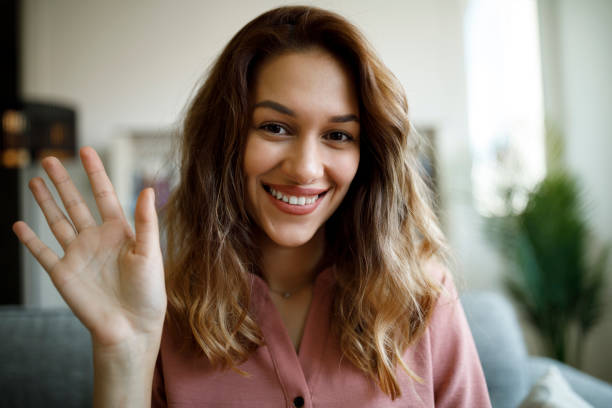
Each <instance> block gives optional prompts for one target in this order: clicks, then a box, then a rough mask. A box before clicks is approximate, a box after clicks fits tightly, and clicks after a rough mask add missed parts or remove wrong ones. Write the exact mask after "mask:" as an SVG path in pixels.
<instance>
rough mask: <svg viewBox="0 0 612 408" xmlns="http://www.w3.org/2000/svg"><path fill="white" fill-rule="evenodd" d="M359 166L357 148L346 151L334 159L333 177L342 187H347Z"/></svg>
mask: <svg viewBox="0 0 612 408" xmlns="http://www.w3.org/2000/svg"><path fill="white" fill-rule="evenodd" d="M358 167H359V150H358V149H356V150H355V151H353V152H347V154H344V155H342V156H340V157H337V158H336V159H335V160H334V166H333V175H332V176H333V179H334V181H335V183H336V184H337V185H338V186H340V187H341V188H342V189H348V187H349V185H350V184H351V182H352V181H353V178H355V174H356V173H357V168H358Z"/></svg>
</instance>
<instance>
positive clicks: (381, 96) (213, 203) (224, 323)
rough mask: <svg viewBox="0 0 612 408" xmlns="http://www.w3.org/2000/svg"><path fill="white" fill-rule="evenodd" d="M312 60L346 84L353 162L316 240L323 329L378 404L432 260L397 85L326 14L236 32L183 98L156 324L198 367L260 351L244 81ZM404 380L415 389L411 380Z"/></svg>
mask: <svg viewBox="0 0 612 408" xmlns="http://www.w3.org/2000/svg"><path fill="white" fill-rule="evenodd" d="M312 47H321V48H323V49H325V50H326V51H328V52H329V53H331V54H332V55H333V56H335V57H336V58H337V59H338V60H339V61H341V62H342V63H343V64H345V66H346V67H347V69H348V70H349V71H350V72H351V74H352V75H353V78H354V80H355V86H356V90H357V93H358V97H359V103H360V112H359V117H360V124H361V135H360V139H361V142H360V143H361V145H360V149H361V158H360V163H359V168H358V170H357V174H356V176H355V179H354V180H353V182H352V184H351V187H350V189H349V192H348V193H347V196H346V197H345V199H344V201H343V203H342V204H341V206H340V207H339V208H338V210H337V211H336V212H335V213H334V215H332V217H331V218H330V219H329V220H328V221H327V223H326V227H325V234H326V242H327V249H328V252H327V255H328V256H329V257H330V259H333V265H334V270H335V273H336V279H337V284H336V287H335V290H336V296H335V297H334V299H335V300H334V302H333V310H332V319H333V325H332V326H333V327H334V330H336V333H335V334H336V336H337V338H338V340H339V342H340V347H341V350H342V352H343V354H344V355H345V356H346V357H347V358H348V359H349V360H350V361H351V362H352V363H353V364H354V365H355V366H356V367H358V368H359V369H361V370H362V371H363V372H364V374H366V375H368V376H370V377H371V378H372V380H373V381H375V382H376V383H377V384H378V385H379V386H380V388H381V390H382V391H383V392H385V393H386V394H388V395H389V396H390V397H391V398H396V397H398V396H399V395H401V390H400V387H399V384H398V380H397V374H396V373H397V369H398V367H403V368H404V369H405V370H406V371H408V372H409V373H411V372H410V370H409V367H406V366H405V364H404V363H403V361H402V357H401V356H402V354H403V352H404V351H405V350H406V348H407V347H408V346H409V345H410V344H412V343H413V342H414V341H415V340H416V339H417V338H418V337H419V336H420V335H421V333H422V332H423V331H424V330H425V328H426V325H427V321H428V317H429V316H430V314H431V311H432V309H433V306H434V304H435V301H436V299H437V297H438V292H439V288H438V285H437V282H436V281H435V280H434V279H433V278H432V277H431V276H429V275H428V273H427V272H426V271H425V268H424V265H425V262H426V261H427V260H428V259H429V258H431V257H432V256H439V255H441V254H443V253H444V248H445V245H444V237H443V235H442V233H441V232H440V229H439V227H438V224H437V220H436V216H435V214H434V212H433V211H432V207H431V204H430V203H429V200H428V194H427V188H426V185H425V183H424V181H423V178H422V172H421V170H420V165H419V159H418V147H419V139H418V134H417V133H415V132H413V131H411V125H410V122H409V120H408V105H407V102H406V98H405V95H404V93H403V90H402V88H401V86H400V85H399V83H398V82H397V80H396V79H395V78H394V77H393V75H392V74H391V73H390V72H389V70H388V69H387V68H386V67H385V66H384V65H383V64H382V62H381V61H380V60H379V59H378V58H377V56H376V55H375V54H374V52H373V51H372V49H371V48H370V46H369V45H368V44H367V42H366V41H365V39H364V38H363V37H362V35H361V34H360V33H359V31H358V30H357V29H356V28H355V27H354V26H353V25H352V24H350V23H349V22H347V21H346V20H345V19H343V18H342V17H340V16H338V15H337V14H334V13H331V12H328V11H325V10H321V9H318V8H312V7H282V8H278V9H274V10H271V11H269V12H267V13H264V14H262V15H261V16H259V17H257V18H256V19H254V20H253V21H251V22H250V23H248V24H247V25H246V26H245V27H244V28H242V29H241V30H240V31H239V32H238V33H237V34H236V35H235V36H234V37H233V38H232V40H231V41H230V42H229V44H228V45H227V46H226V47H225V49H224V50H223V52H222V53H221V55H220V56H219V57H218V59H217V60H216V62H215V63H214V64H213V66H212V67H211V69H210V72H209V74H208V77H207V79H206V81H205V82H204V83H203V85H202V86H201V87H200V89H199V91H198V92H197V94H196V95H195V97H194V98H193V101H192V102H191V105H190V107H189V109H188V111H187V113H186V117H185V120H184V125H183V129H182V146H181V170H180V176H181V179H180V183H179V185H178V187H177V188H176V190H175V191H174V193H173V195H172V197H171V199H170V201H169V203H168V206H167V208H166V211H165V214H164V216H165V227H166V234H167V251H166V252H167V254H166V264H167V265H166V271H167V272H166V273H167V277H166V280H167V291H168V300H169V307H168V318H169V321H170V323H171V324H173V325H174V327H175V328H176V329H177V330H178V331H179V332H180V333H181V334H183V335H184V336H185V337H186V338H187V339H189V341H190V343H191V344H192V345H194V346H195V347H196V348H197V349H199V350H201V351H202V353H203V354H204V356H205V357H206V358H207V359H208V360H209V361H210V363H211V364H213V365H215V366H218V367H223V368H236V367H237V365H238V364H240V363H241V362H242V361H244V360H246V359H247V358H248V357H249V354H250V353H251V352H252V351H253V350H254V349H255V348H257V347H258V346H260V345H261V344H263V337H262V334H261V331H260V329H259V327H258V325H257V323H256V322H255V320H254V318H253V317H252V316H251V315H250V314H249V309H248V306H249V302H250V294H249V291H250V276H251V275H250V274H252V273H255V274H260V270H259V252H258V249H257V246H256V243H255V242H254V240H253V235H252V234H253V223H252V221H251V220H250V218H249V215H248V213H247V210H246V208H245V205H244V202H245V197H246V195H245V186H244V174H243V169H242V163H243V156H244V147H245V139H246V134H247V130H248V127H249V124H250V123H249V121H250V118H251V110H250V106H249V95H250V92H251V91H252V89H253V79H254V78H253V77H254V72H255V71H256V70H257V68H258V67H259V66H261V64H262V63H264V62H265V61H266V60H267V59H268V58H270V57H272V56H275V55H279V54H282V53H286V52H299V51H302V50H305V49H308V48H312ZM413 378H416V376H414V375H413Z"/></svg>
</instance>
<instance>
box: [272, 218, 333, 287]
mask: <svg viewBox="0 0 612 408" xmlns="http://www.w3.org/2000/svg"><path fill="white" fill-rule="evenodd" d="M262 241H263V242H262V244H261V255H262V258H261V260H262V268H263V270H262V273H263V275H264V278H265V279H266V281H267V282H268V285H269V286H270V289H271V290H272V291H274V292H276V293H279V292H289V293H292V292H295V291H299V290H301V289H303V288H305V287H307V286H309V285H310V284H311V283H312V282H313V281H314V279H315V277H316V274H317V272H318V269H319V266H320V263H321V261H322V259H323V253H324V252H325V239H324V231H323V228H321V229H319V230H318V231H317V232H316V233H315V235H314V236H313V237H312V239H311V240H310V241H308V242H307V243H306V244H304V245H302V246H299V247H282V246H279V245H277V244H276V243H274V242H273V241H271V240H270V239H269V238H267V237H265V238H264V239H262Z"/></svg>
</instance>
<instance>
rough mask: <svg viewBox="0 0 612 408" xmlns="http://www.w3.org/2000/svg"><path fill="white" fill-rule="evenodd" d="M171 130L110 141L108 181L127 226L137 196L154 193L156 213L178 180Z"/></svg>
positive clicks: (127, 134)
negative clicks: (112, 187)
mask: <svg viewBox="0 0 612 408" xmlns="http://www.w3.org/2000/svg"><path fill="white" fill-rule="evenodd" d="M173 136H174V131H172V130H130V131H126V132H124V133H123V134H120V135H118V136H117V137H115V138H114V140H113V142H112V144H111V148H110V149H109V152H108V162H109V177H110V178H111V181H112V182H113V185H114V186H115V190H116V192H117V196H118V197H119V200H120V202H121V204H122V206H123V210H124V212H125V214H126V217H127V218H128V220H129V221H130V223H132V225H133V222H134V219H133V218H134V209H135V208H136V200H137V198H138V194H139V193H140V191H142V190H143V189H144V188H147V187H153V189H154V190H155V205H156V207H157V209H158V210H159V209H160V208H162V207H163V206H164V205H165V204H166V202H167V201H168V198H169V196H170V192H171V190H172V188H174V186H175V185H176V182H177V180H178V173H177V170H176V160H175V155H174V151H173Z"/></svg>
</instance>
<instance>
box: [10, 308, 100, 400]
mask: <svg viewBox="0 0 612 408" xmlns="http://www.w3.org/2000/svg"><path fill="white" fill-rule="evenodd" d="M0 338H1V339H2V341H0V364H2V369H0V395H2V403H3V404H6V405H3V406H9V407H88V406H91V401H92V390H93V367H92V364H93V362H92V357H91V356H92V354H91V338H90V336H89V333H88V332H87V330H86V329H85V328H84V327H83V325H82V324H81V323H80V322H79V321H78V320H77V318H76V317H75V316H74V315H73V314H72V312H70V311H69V310H67V309H59V310H41V309H25V308H16V307H0Z"/></svg>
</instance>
